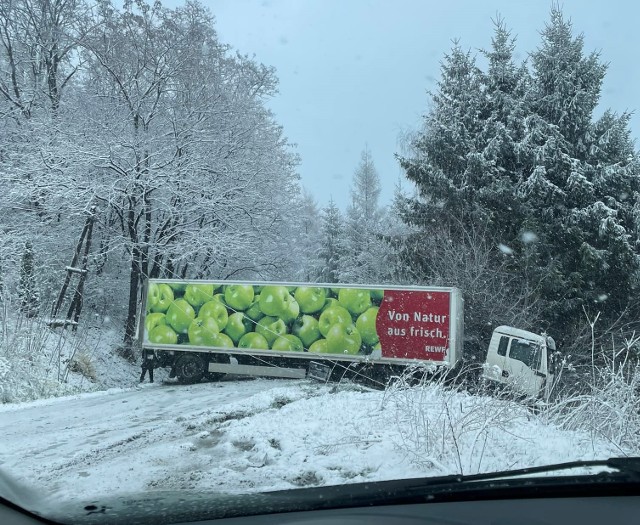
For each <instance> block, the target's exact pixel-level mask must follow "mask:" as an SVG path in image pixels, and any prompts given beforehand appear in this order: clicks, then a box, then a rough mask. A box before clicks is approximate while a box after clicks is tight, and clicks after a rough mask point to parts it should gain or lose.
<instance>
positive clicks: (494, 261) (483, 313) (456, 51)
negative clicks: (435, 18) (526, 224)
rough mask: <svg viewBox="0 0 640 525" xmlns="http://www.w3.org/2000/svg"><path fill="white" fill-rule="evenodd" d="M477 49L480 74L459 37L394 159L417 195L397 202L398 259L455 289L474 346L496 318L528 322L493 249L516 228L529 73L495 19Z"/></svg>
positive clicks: (516, 288)
mask: <svg viewBox="0 0 640 525" xmlns="http://www.w3.org/2000/svg"><path fill="white" fill-rule="evenodd" d="M485 55H486V57H487V60H488V64H489V66H488V71H487V72H486V73H485V72H482V71H481V70H480V69H479V68H478V67H477V66H476V64H475V60H474V58H473V57H472V56H471V54H470V53H468V52H464V51H463V50H462V49H461V47H460V45H459V44H458V43H455V44H454V47H453V49H452V51H451V52H450V53H449V54H448V55H446V56H445V59H444V61H443V64H442V72H441V79H440V81H439V83H438V90H437V92H435V93H433V94H431V102H432V104H431V110H430V112H429V113H428V114H427V115H426V116H425V121H424V127H423V129H422V131H421V133H419V134H418V135H417V137H416V138H415V139H414V141H413V145H412V152H411V156H409V157H400V163H401V166H402V167H403V168H404V170H405V172H406V176H407V178H408V179H409V180H410V181H411V182H412V183H413V184H414V185H415V188H416V195H414V196H411V197H408V198H403V199H401V200H402V205H401V206H399V205H396V207H397V208H398V209H399V212H400V215H401V217H402V219H403V220H404V221H405V222H406V223H407V224H408V225H409V226H410V233H409V234H408V235H407V236H406V237H404V238H403V240H402V245H401V249H400V255H401V258H402V261H403V265H404V266H405V268H407V271H410V272H411V273H412V275H413V276H414V280H415V281H417V282H422V283H425V284H432V285H448V286H451V285H455V286H458V287H460V288H461V289H462V291H463V293H464V296H465V314H466V319H465V324H466V326H467V330H466V332H467V336H468V338H470V339H473V340H475V341H476V342H477V344H478V346H480V345H481V343H480V341H485V340H486V339H487V338H488V337H489V336H490V334H491V331H492V330H493V327H495V326H496V324H499V323H510V324H516V325H518V326H522V327H528V322H535V316H534V315H527V314H525V315H524V316H523V315H520V314H519V312H520V311H521V310H522V307H523V298H522V287H521V286H520V285H519V284H518V283H514V282H513V281H514V280H513V279H511V278H510V277H509V275H508V273H506V272H507V270H508V266H507V263H508V262H510V261H506V260H505V254H504V253H502V252H501V251H500V250H499V248H498V247H499V246H500V245H511V244H512V243H513V241H514V240H515V239H517V238H518V232H519V231H520V229H521V226H520V225H521V223H522V215H523V212H522V210H521V206H520V203H519V201H518V199H517V192H516V185H517V182H518V181H519V180H520V179H521V177H522V170H523V169H524V168H523V167H522V166H520V165H519V163H518V155H519V152H518V140H519V139H521V138H522V136H523V134H524V131H523V124H522V119H523V117H524V115H525V114H526V107H525V101H524V94H525V93H526V90H527V85H528V82H529V78H528V74H527V71H526V69H524V68H523V67H522V66H519V65H517V64H516V63H515V62H514V60H513V40H512V39H511V37H510V35H509V33H508V31H506V29H505V28H504V26H503V24H502V22H500V21H499V22H498V23H497V24H496V30H495V35H494V38H493V41H492V48H491V49H490V50H489V51H487V52H485ZM523 321H528V322H525V323H523Z"/></svg>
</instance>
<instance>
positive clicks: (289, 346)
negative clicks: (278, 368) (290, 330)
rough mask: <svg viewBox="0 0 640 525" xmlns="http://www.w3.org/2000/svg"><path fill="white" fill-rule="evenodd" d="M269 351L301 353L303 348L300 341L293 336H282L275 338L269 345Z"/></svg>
mask: <svg viewBox="0 0 640 525" xmlns="http://www.w3.org/2000/svg"><path fill="white" fill-rule="evenodd" d="M271 350H278V351H281V352H302V351H303V350H304V347H303V346H302V341H300V339H298V338H297V337H296V336H295V335H291V334H284V335H281V336H279V337H278V338H276V340H275V341H274V342H273V344H272V345H271Z"/></svg>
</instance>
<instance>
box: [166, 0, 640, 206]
mask: <svg viewBox="0 0 640 525" xmlns="http://www.w3.org/2000/svg"><path fill="white" fill-rule="evenodd" d="M178 3H180V2H177V1H176V2H173V1H169V2H167V5H176V4H178ZM203 3H204V4H205V5H207V6H208V7H209V8H210V10H211V11H212V13H213V14H214V15H215V17H216V29H217V31H218V34H219V36H220V40H221V41H222V42H225V43H227V44H231V45H232V46H234V47H235V48H236V49H237V50H239V51H240V52H242V53H246V54H249V55H255V57H256V59H257V60H259V61H261V62H263V63H265V64H268V65H272V66H274V67H275V68H276V70H277V74H278V78H279V80H280V93H279V95H278V96H277V97H276V98H275V99H274V100H272V102H271V103H270V107H271V108H272V109H273V111H274V113H275V114H276V117H277V120H278V121H279V122H280V123H281V124H282V125H283V126H284V130H285V134H286V136H287V137H288V138H289V140H290V141H291V142H294V143H296V144H297V151H298V153H299V154H300V156H301V159H302V162H301V165H300V167H299V172H300V175H301V178H302V184H303V185H304V187H305V188H306V189H307V190H309V191H310V192H311V193H312V194H313V195H314V196H315V197H316V199H317V201H318V203H319V204H320V205H321V206H324V205H326V204H327V202H328V201H329V198H330V196H332V197H333V199H334V200H335V201H336V203H337V204H338V205H339V206H340V207H341V208H343V209H344V208H345V207H346V205H347V203H348V201H349V193H350V186H351V179H352V176H353V172H354V171H355V169H356V167H357V166H358V163H359V160H360V154H361V151H362V150H363V149H364V148H365V146H366V145H368V147H369V149H370V151H371V154H372V156H373V160H374V163H375V166H376V168H377V170H378V173H379V175H380V178H381V182H382V199H381V200H382V203H383V204H386V203H388V202H389V201H390V200H391V198H392V195H393V188H394V185H395V184H396V182H397V181H398V178H399V176H400V174H401V171H400V169H399V167H398V164H397V162H396V160H395V159H394V153H397V152H400V151H401V144H402V141H401V140H400V139H399V137H400V136H402V134H403V133H404V134H406V133H407V132H410V131H413V130H416V129H418V127H419V126H420V120H421V116H422V115H423V114H424V113H425V112H426V111H427V107H428V106H427V104H428V96H427V94H426V91H427V90H428V89H434V87H435V82H436V80H437V79H438V78H439V75H440V72H439V67H440V60H441V59H442V57H443V54H444V53H446V52H447V51H448V50H450V49H451V44H452V40H453V39H456V38H457V39H459V40H460V43H461V45H462V46H463V47H464V48H468V49H471V50H472V51H474V52H476V50H477V49H478V48H488V47H489V46H490V43H491V36H492V32H493V23H492V19H495V17H496V16H497V15H500V16H502V18H504V20H505V22H506V25H507V27H509V28H510V29H511V30H512V34H513V35H515V36H516V37H517V56H518V57H519V58H525V57H526V56H527V54H528V53H529V52H531V51H533V50H534V49H535V48H536V47H538V45H539V43H540V35H539V32H540V30H541V29H542V28H543V27H544V24H545V22H547V20H548V18H549V17H548V14H549V10H550V7H551V1H550V0H528V1H524V0H521V1H518V0H492V1H485V0H440V1H432V0H388V1H384V0H255V1H254V0H204V1H203ZM560 5H561V7H562V9H563V12H564V14H565V16H566V17H567V18H570V19H571V21H572V22H573V28H574V34H578V33H584V36H585V50H586V51H587V52H591V51H593V50H598V51H600V52H601V57H602V60H603V61H605V62H608V63H609V64H610V65H609V71H608V74H607V76H606V79H605V83H604V88H603V96H602V100H601V102H602V104H601V105H602V107H609V108H612V109H613V110H615V111H618V112H622V111H625V110H630V111H633V110H636V109H640V107H639V106H640V104H639V100H640V97H639V96H638V93H640V73H639V71H640V65H639V56H640V54H639V52H640V23H639V21H640V2H637V1H622V0H609V1H590V0H564V1H562V2H560ZM631 127H632V133H633V136H634V138H636V141H637V139H638V137H639V136H640V115H638V114H637V113H636V114H634V116H633V120H632V124H631ZM636 146H637V144H636Z"/></svg>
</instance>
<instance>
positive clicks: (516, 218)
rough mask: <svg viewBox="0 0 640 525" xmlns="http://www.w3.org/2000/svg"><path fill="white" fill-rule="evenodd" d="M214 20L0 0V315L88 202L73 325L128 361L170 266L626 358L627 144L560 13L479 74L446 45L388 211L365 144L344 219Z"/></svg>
mask: <svg viewBox="0 0 640 525" xmlns="http://www.w3.org/2000/svg"><path fill="white" fill-rule="evenodd" d="M214 14H215V13H213V14H212V13H211V12H209V11H208V10H207V9H205V8H204V7H203V6H202V5H201V4H199V3H197V2H189V3H187V4H185V5H184V6H182V7H179V8H176V9H167V8H164V7H162V6H161V5H160V4H159V3H153V4H148V3H146V2H144V1H142V0H136V1H126V2H125V3H124V5H123V6H122V7H120V6H116V5H115V4H113V3H111V2H110V1H108V0H100V1H97V2H86V1H82V0H18V1H8V0H2V1H1V2H0V183H1V184H2V187H3V190H4V191H3V192H2V193H1V194H0V217H2V219H0V227H1V228H2V237H1V239H0V265H1V268H0V279H1V281H0V282H1V288H0V289H1V294H2V302H3V309H4V312H9V313H12V312H14V311H15V312H16V314H20V315H23V316H25V317H27V318H46V317H48V316H49V315H50V312H51V308H52V305H53V303H54V302H55V300H56V296H57V294H58V292H59V290H60V288H61V286H62V283H63V281H64V278H65V268H66V267H67V266H68V265H69V263H70V261H71V260H72V257H73V255H74V250H75V249H76V243H77V241H78V239H79V237H80V234H81V231H82V229H83V227H84V225H85V221H86V218H87V215H88V214H89V213H94V214H95V223H94V228H93V235H92V248H91V251H90V253H89V258H88V265H89V266H88V268H89V272H88V276H87V281H86V285H85V288H84V292H83V294H82V300H83V304H84V307H83V314H82V317H81V323H82V321H83V320H87V322H88V320H93V319H94V318H96V317H97V318H99V319H102V320H104V319H107V320H108V324H109V325H110V327H116V328H117V330H118V331H119V332H120V333H121V338H122V341H123V345H122V347H121V349H120V350H121V352H122V353H123V355H125V356H128V357H136V356H134V353H133V350H132V348H133V347H132V344H133V339H134V335H135V326H136V316H137V313H138V309H139V305H140V294H141V291H142V285H143V283H144V281H145V279H147V278H148V277H164V278H174V277H177V278H209V279H234V280H242V279H248V280H283V281H292V280H295V281H309V282H325V283H333V282H348V283H382V284H384V283H389V284H391V283H395V284H415V285H443V286H445V285H446V286H457V287H459V288H460V289H461V290H462V292H463V295H464V298H465V325H466V328H465V336H466V341H465V344H466V349H467V355H468V356H470V357H471V358H475V359H481V358H482V356H483V353H484V352H486V345H487V342H488V337H489V335H490V333H491V331H492V330H493V328H495V327H496V326H498V325H501V324H508V325H512V326H517V327H520V328H524V329H531V330H533V331H536V332H539V331H542V330H545V331H547V332H548V333H549V334H551V335H553V336H554V338H556V340H557V341H558V342H559V343H560V347H561V349H562V350H563V351H564V352H565V355H571V356H572V359H573V361H574V362H575V363H578V364H580V363H593V361H594V359H595V357H594V356H596V353H597V356H599V357H597V359H599V360H600V362H601V363H602V364H603V365H605V364H606V359H607V358H606V357H605V356H608V355H609V353H610V351H609V347H610V345H611V344H613V345H614V348H615V349H622V350H625V352H626V353H625V356H631V358H632V359H633V360H637V357H638V347H637V345H636V344H635V343H634V344H630V343H629V342H630V341H635V339H634V337H633V335H634V334H635V330H636V329H637V328H638V326H637V319H638V314H639V313H640V312H639V311H638V271H639V262H640V259H639V253H640V238H639V235H640V187H639V175H640V170H639V164H638V152H637V150H636V148H635V144H634V141H633V139H632V136H631V132H630V129H629V115H628V114H627V113H621V114H619V113H616V112H615V111H614V110H605V111H598V113H597V114H598V115H600V116H597V117H596V107H597V106H598V102H599V99H600V90H601V87H602V82H603V79H604V77H605V75H606V64H604V63H603V62H602V61H601V60H600V57H599V55H598V53H595V52H593V53H588V52H587V51H586V50H585V49H584V43H583V38H582V36H581V35H575V34H574V31H573V28H572V27H571V24H570V22H568V21H567V20H566V19H565V18H564V17H563V15H562V12H561V11H560V10H559V9H558V8H552V10H551V13H550V18H549V20H548V22H547V24H546V26H545V28H544V29H543V30H542V32H541V41H540V45H539V47H538V48H537V49H535V50H530V55H529V57H528V58H527V60H526V61H524V62H523V61H520V60H517V59H516V58H515V57H514V49H515V43H514V36H513V35H511V34H510V32H509V30H508V26H507V24H506V22H504V21H502V20H497V21H496V23H495V30H494V35H493V38H492V39H491V41H490V42H488V46H487V50H482V51H479V52H478V53H480V54H481V55H482V56H483V57H484V58H485V59H486V63H487V66H486V67H485V68H482V67H480V66H479V65H478V64H477V61H476V58H475V53H474V52H471V51H466V50H465V49H464V48H463V46H462V44H461V43H456V44H454V46H453V48H452V49H451V51H450V52H449V53H448V54H447V55H446V56H445V57H443V59H442V67H441V71H440V77H439V81H438V83H437V87H436V89H435V90H434V92H431V93H428V94H427V95H426V97H425V108H428V109H426V110H425V116H424V119H423V125H422V127H421V129H418V130H415V133H414V134H413V135H412V137H411V138H410V140H409V142H410V144H409V145H408V148H407V151H408V153H406V154H404V155H402V156H397V159H398V162H399V164H400V165H401V166H402V168H403V170H404V172H405V174H406V177H405V178H404V179H403V180H401V181H399V182H398V190H397V192H396V195H395V198H394V201H393V204H392V205H391V206H382V205H381V204H380V199H379V197H380V183H379V180H380V179H379V174H378V173H377V171H376V168H375V163H374V159H375V157H376V156H377V155H381V154H383V153H382V152H372V151H369V150H368V149H365V150H364V151H363V152H362V156H361V158H360V160H359V162H357V160H356V163H354V164H355V165H354V167H353V181H352V193H351V202H350V204H349V206H348V207H347V209H346V210H340V209H339V208H338V207H337V206H336V205H335V204H334V203H333V202H330V203H329V204H328V205H327V206H325V207H323V208H320V207H319V206H318V204H317V203H316V201H315V199H314V197H313V196H312V195H309V194H308V193H306V192H305V191H304V189H303V188H302V187H301V184H300V178H299V174H298V171H297V169H298V158H297V155H296V153H295V148H294V147H293V144H292V143H293V142H295V137H287V135H286V130H284V129H282V127H281V126H280V125H279V124H278V122H276V120H275V118H274V116H273V114H272V113H271V112H270V111H269V110H268V108H267V102H268V100H269V99H270V98H271V97H275V96H278V95H277V78H276V75H275V72H274V70H273V69H272V68H271V67H269V66H268V65H263V64H259V63H257V62H256V61H255V60H253V59H251V58H250V57H247V56H243V55H239V54H238V53H236V52H235V51H234V50H233V49H232V48H231V47H230V46H228V45H226V44H225V43H223V42H220V40H219V38H218V36H217V34H216V31H215V24H214V17H213V15H214ZM358 140H361V141H364V140H366V137H362V138H360V137H359V138H358ZM91 210H93V211H91ZM596 316H598V317H597V318H598V323H597V330H593V326H592V324H590V323H592V322H593V320H594V319H596ZM5 319H6V317H5ZM592 331H593V334H592ZM592 335H593V336H594V339H593V340H592ZM6 341H7V339H6V338H5V337H3V342H6ZM612 341H613V343H612ZM592 343H593V345H594V346H592ZM594 347H597V348H598V349H602V351H601V352H600V351H599V352H594ZM605 347H606V348H607V350H606V352H605V350H604V349H605ZM622 350H620V351H622ZM616 351H618V350H614V353H615V352H616ZM2 352H3V354H4V359H5V360H6V362H7V363H9V364H10V363H11V362H12V358H11V356H12V352H13V349H11V348H9V347H8V345H7V344H3V349H2Z"/></svg>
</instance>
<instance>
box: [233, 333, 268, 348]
mask: <svg viewBox="0 0 640 525" xmlns="http://www.w3.org/2000/svg"><path fill="white" fill-rule="evenodd" d="M238 348H251V349H253V350H269V343H268V341H267V340H266V339H265V338H264V336H263V335H260V334H258V333H256V332H249V333H248V334H244V335H243V336H242V337H241V338H240V341H239V342H238Z"/></svg>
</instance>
